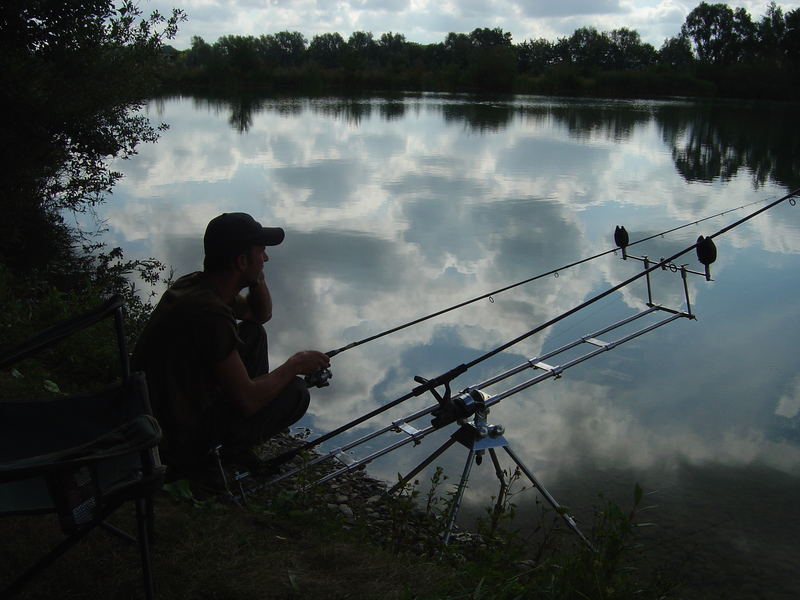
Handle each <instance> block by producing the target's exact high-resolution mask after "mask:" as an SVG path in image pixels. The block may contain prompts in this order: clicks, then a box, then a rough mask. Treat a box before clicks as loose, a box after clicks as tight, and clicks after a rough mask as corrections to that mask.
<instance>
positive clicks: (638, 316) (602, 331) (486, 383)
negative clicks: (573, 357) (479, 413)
mask: <svg viewBox="0 0 800 600" xmlns="http://www.w3.org/2000/svg"><path fill="white" fill-rule="evenodd" d="M657 310H661V309H660V307H657V306H651V307H650V308H648V309H647V310H644V311H642V312H639V313H636V314H635V315H632V316H630V317H626V318H625V319H622V320H621V321H617V322H616V323H613V324H611V325H609V326H608V327H604V328H603V329H598V330H597V331H595V332H593V333H590V334H589V335H587V336H585V337H582V338H579V339H577V340H575V341H574V342H570V343H569V344H566V345H564V346H561V347H560V348H556V349H555V350H551V351H550V352H547V353H545V354H541V355H539V356H537V357H536V358H532V359H530V360H528V361H526V362H524V363H522V364H520V365H518V366H516V367H514V368H513V369H510V370H508V371H506V372H504V373H500V374H499V375H495V376H494V377H492V378H490V379H487V380H486V381H482V382H481V383H479V384H477V385H474V386H470V387H471V388H474V389H482V388H485V387H488V386H490V385H492V384H494V383H497V382H498V381H502V380H503V379H508V378H509V377H511V376H512V375H516V374H517V373H521V372H522V371H524V370H526V369H529V368H530V367H531V366H532V365H533V364H535V363H537V362H542V361H544V360H547V359H548V358H551V357H553V356H557V355H558V354H561V353H563V352H566V351H567V350H572V348H575V347H576V346H580V345H581V344H582V343H583V342H584V341H586V338H596V337H599V336H601V335H604V334H606V333H608V332H609V331H613V330H615V329H618V328H620V327H622V326H624V325H627V324H628V323H632V322H633V321H636V320H637V319H641V318H642V317H645V316H647V315H649V314H651V313H654V312H655V311H657Z"/></svg>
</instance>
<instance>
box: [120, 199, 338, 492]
mask: <svg viewBox="0 0 800 600" xmlns="http://www.w3.org/2000/svg"><path fill="white" fill-rule="evenodd" d="M283 238H284V232H283V229H280V228H277V227H262V226H261V225H260V224H259V223H258V222H257V221H255V219H253V217H251V216H250V215H248V214H245V213H226V214H222V215H220V216H218V217H216V218H214V219H212V220H211V222H209V224H208V227H207V228H206V232H205V236H204V238H203V245H204V249H205V259H204V261H203V271H201V272H195V273H191V274H189V275H184V276H183V277H181V278H180V279H178V280H177V281H175V283H174V284H173V285H172V286H171V287H170V288H169V289H168V290H167V291H166V292H164V295H163V296H162V297H161V300H160V301H159V303H158V305H157V306H156V308H155V310H154V311H153V314H152V315H151V317H150V320H149V322H148V323H147V325H146V327H145V329H144V331H143V332H142V334H141V336H140V337H139V340H138V342H137V344H136V348H135V350H134V356H133V368H134V369H136V370H141V371H144V372H145V373H146V375H147V381H148V386H149V388H150V397H151V403H152V405H153V412H154V414H155V416H156V418H158V420H159V422H160V423H161V426H162V428H163V430H164V441H163V443H162V446H161V449H162V458H163V459H164V462H165V463H166V464H167V465H169V466H170V468H171V469H172V470H174V471H175V472H176V474H180V475H181V476H186V477H194V476H201V475H203V474H204V473H207V472H208V471H207V469H208V467H209V465H210V464H211V459H212V457H211V455H210V454H209V453H210V451H211V450H212V449H213V448H214V447H215V446H217V445H218V444H221V445H222V453H223V459H225V460H226V461H229V462H233V463H238V464H241V465H243V466H245V467H248V468H253V467H254V465H253V462H254V459H255V455H254V454H253V453H252V451H251V447H252V446H253V445H255V444H257V443H259V442H261V441H263V440H265V439H266V438H268V437H270V436H272V435H275V434H277V433H279V432H280V431H283V430H284V429H286V428H287V427H288V426H289V425H291V424H292V423H295V422H296V421H297V420H298V419H300V417H302V416H303V414H305V412H306V410H307V409H308V404H309V393H308V389H307V387H306V385H305V382H304V381H303V380H302V379H301V378H300V377H298V375H308V374H311V373H313V372H316V371H318V370H320V369H322V368H327V367H328V366H329V365H330V359H329V358H328V356H326V355H325V354H323V353H322V352H316V351H313V350H306V351H303V352H298V353H296V354H294V355H293V356H291V357H290V358H289V359H288V360H287V361H286V362H285V363H283V364H282V365H281V366H279V367H278V368H276V369H274V370H273V371H271V372H270V371H269V360H268V357H267V334H266V332H265V331H264V328H263V326H262V325H263V323H266V322H267V321H269V320H270V318H271V317H272V299H271V297H270V293H269V289H268V288H267V283H266V280H265V279H264V270H263V267H264V262H265V261H267V260H269V258H268V256H267V254H266V253H265V247H266V246H275V245H278V244H280V243H281V242H282V241H283ZM244 288H249V290H248V293H247V295H246V296H242V295H240V294H239V292H240V291H242V290H243V289H244ZM237 320H239V321H241V323H239V324H237Z"/></svg>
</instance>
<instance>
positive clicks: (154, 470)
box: [0, 295, 164, 600]
mask: <svg viewBox="0 0 800 600" xmlns="http://www.w3.org/2000/svg"><path fill="white" fill-rule="evenodd" d="M123 311H124V300H123V298H122V297H121V296H119V295H114V296H112V297H111V298H109V299H108V300H107V301H106V302H104V303H103V304H102V305H100V306H99V307H97V308H95V309H92V310H89V311H86V312H85V313H82V314H80V315H78V316H76V317H74V318H72V319H68V320H65V321H62V322H61V323H58V324H56V325H55V326H53V327H50V328H48V329H46V330H44V331H42V332H41V333H39V334H38V335H36V336H34V337H32V338H30V339H28V340H26V341H24V342H22V343H20V344H17V345H14V346H12V347H8V348H3V349H2V350H0V369H4V368H7V367H10V366H11V365H13V364H15V363H17V362H19V361H21V360H23V359H25V358H27V357H29V356H31V355H33V354H34V353H36V352H38V351H40V350H43V349H44V348H47V347H49V346H51V345H53V344H55V343H56V342H58V341H60V340H62V339H63V338H65V337H67V336H69V335H71V334H73V333H75V332H77V331H80V330H82V329H84V328H86V327H89V326H91V325H93V324H95V323H97V322H99V321H101V320H103V319H105V318H107V317H109V316H112V315H113V317H114V327H115V334H116V341H117V350H118V353H119V359H120V372H121V377H122V384H123V386H124V385H126V384H131V385H139V386H141V387H142V388H143V390H142V391H143V393H144V394H145V399H146V389H147V386H146V382H145V381H144V374H142V373H133V374H132V373H131V370H130V361H129V357H128V352H127V349H126V347H125V335H124V328H123ZM146 403H147V401H146ZM148 408H149V405H148ZM139 455H140V461H141V465H142V477H141V479H140V480H139V481H137V482H136V483H134V484H130V485H127V486H126V488H125V491H124V493H120V494H116V495H115V494H114V493H113V491H111V492H110V493H108V494H106V495H105V496H103V495H100V496H99V501H98V504H99V507H98V508H97V510H96V511H95V512H94V513H93V514H92V516H91V518H90V519H89V520H88V521H87V522H81V523H77V522H74V523H69V522H66V523H65V521H64V518H63V517H64V515H63V514H62V512H61V511H59V509H58V502H57V500H56V499H55V498H54V504H56V509H55V510H52V509H49V510H46V511H18V512H9V513H6V516H8V515H10V514H21V513H26V514H31V513H33V514H35V513H36V512H47V513H52V512H56V513H58V514H59V516H60V517H62V530H63V531H64V533H65V534H66V536H67V537H66V538H65V539H64V540H62V541H61V542H60V543H59V544H57V545H56V546H55V547H54V548H52V550H50V552H48V553H47V554H46V555H45V556H43V557H41V558H40V559H39V560H38V561H36V562H35V563H34V564H33V565H31V566H30V567H28V569H27V570H26V571H25V572H23V573H22V574H21V575H18V576H17V578H16V579H14V581H12V582H11V583H10V584H9V585H8V586H7V587H6V588H5V589H2V590H0V598H10V597H12V596H13V595H15V594H17V593H18V592H19V591H20V590H21V589H23V587H24V586H25V585H26V584H28V583H29V582H30V581H31V580H32V579H33V578H34V577H36V576H37V575H38V574H39V573H41V572H42V571H43V570H44V569H46V568H47V567H49V566H50V565H51V564H52V563H53V562H54V561H55V560H57V559H58V558H59V557H60V556H62V555H63V554H64V553H66V552H67V551H68V550H69V549H70V548H72V547H73V546H75V545H76V544H77V543H78V542H80V541H81V540H82V539H83V538H84V537H86V535H87V534H88V533H89V532H91V531H92V530H93V529H95V528H96V527H98V526H100V527H102V528H104V529H106V530H107V531H109V532H110V533H112V534H114V535H116V536H118V537H121V538H123V539H125V540H127V541H129V542H131V543H136V544H138V546H139V554H140V559H141V565H142V582H143V586H144V594H145V598H147V600H152V599H153V598H154V597H155V586H154V582H153V571H152V564H151V557H150V541H151V539H152V537H153V520H154V514H153V495H154V494H155V492H156V491H158V489H160V487H161V484H162V482H163V476H164V468H163V466H161V465H160V462H159V460H158V455H157V450H156V449H155V448H154V445H150V444H147V447H143V448H140V449H139ZM104 458H105V457H102V456H101V457H89V458H86V459H85V460H82V461H77V463H78V464H82V465H87V466H88V467H89V468H90V469H92V468H94V467H95V466H96V465H97V463H98V462H99V461H101V460H103V459H104ZM59 468H63V465H61V466H60V465H59V464H58V463H53V464H49V465H40V466H32V467H30V468H28V469H18V470H15V471H13V472H11V473H10V474H5V475H4V476H3V477H2V478H0V482H2V481H3V480H5V481H12V480H15V479H20V478H24V477H25V476H34V475H45V476H46V475H48V474H52V473H55V472H56V471H57V470H58V469H59ZM131 500H133V502H134V503H135V507H136V529H137V532H136V537H134V536H131V535H129V534H127V533H125V532H124V531H121V530H120V529H118V528H116V527H114V526H113V525H111V524H109V523H106V519H107V518H108V517H110V516H111V514H112V513H114V512H115V511H116V510H117V509H118V508H120V507H121V506H122V505H123V504H125V503H126V502H128V501H131Z"/></svg>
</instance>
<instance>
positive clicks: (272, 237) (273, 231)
mask: <svg viewBox="0 0 800 600" xmlns="http://www.w3.org/2000/svg"><path fill="white" fill-rule="evenodd" d="M285 236H286V234H285V233H284V231H283V229H282V228H280V227H262V228H261V234H260V235H259V236H258V239H257V240H256V241H257V242H258V243H261V244H264V245H265V246H277V245H278V244H280V243H281V242H282V241H283V238H284V237H285Z"/></svg>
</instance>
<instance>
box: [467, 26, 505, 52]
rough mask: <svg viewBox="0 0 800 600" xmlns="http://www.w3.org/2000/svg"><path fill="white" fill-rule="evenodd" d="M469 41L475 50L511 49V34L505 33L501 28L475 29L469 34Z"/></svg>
mask: <svg viewBox="0 0 800 600" xmlns="http://www.w3.org/2000/svg"><path fill="white" fill-rule="evenodd" d="M469 40H470V42H471V43H472V46H473V47H475V48H495V47H497V46H505V47H509V48H510V47H511V33H510V32H508V31H503V30H502V29H501V28H500V27H495V28H494V29H489V28H488V27H484V28H482V29H481V28H477V29H473V30H472V33H470V34H469Z"/></svg>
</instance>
